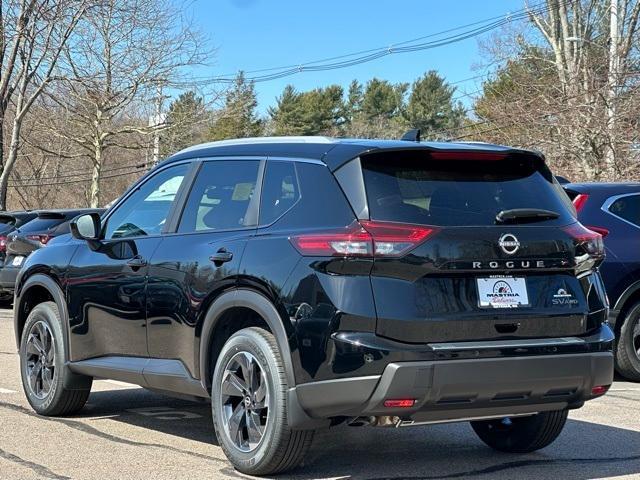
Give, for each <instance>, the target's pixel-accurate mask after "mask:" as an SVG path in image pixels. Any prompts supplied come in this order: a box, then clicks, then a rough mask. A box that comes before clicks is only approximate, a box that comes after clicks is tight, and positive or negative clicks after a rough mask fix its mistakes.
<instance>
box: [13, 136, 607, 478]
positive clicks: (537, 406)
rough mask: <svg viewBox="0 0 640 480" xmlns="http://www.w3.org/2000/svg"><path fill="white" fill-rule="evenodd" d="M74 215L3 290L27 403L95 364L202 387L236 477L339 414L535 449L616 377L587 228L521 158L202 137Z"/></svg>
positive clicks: (66, 410) (514, 153)
mask: <svg viewBox="0 0 640 480" xmlns="http://www.w3.org/2000/svg"><path fill="white" fill-rule="evenodd" d="M71 228H72V233H73V236H74V238H69V239H67V240H66V241H63V240H62V239H61V240H60V241H58V242H55V244H52V245H50V246H48V247H47V248H43V249H40V250H38V251H36V252H35V253H34V254H33V255H31V256H30V257H29V258H27V260H26V261H25V264H24V267H23V270H22V271H21V273H20V275H19V277H18V281H17V285H16V305H15V331H16V340H17V343H18V346H19V349H20V358H21V363H20V365H21V373H22V379H23V384H24V390H25V393H26V396H27V399H28V401H29V402H30V404H31V405H32V407H33V408H34V410H35V411H36V412H38V413H40V414H42V415H66V414H71V413H73V412H76V411H78V410H79V409H81V408H82V406H83V405H84V403H85V402H86V400H87V398H88V396H89V392H90V389H91V382H92V379H93V378H112V379H117V380H121V381H127V382H133V383H137V384H139V385H142V386H144V387H145V388H148V389H150V390H154V391H159V392H164V393H168V394H177V395H181V396H183V397H184V396H191V397H193V398H199V399H203V398H204V399H210V400H211V405H212V412H213V421H214V427H215V431H216V438H217V440H218V442H219V444H220V446H221V447H222V449H223V450H224V452H225V453H226V455H227V457H228V458H229V459H230V461H231V462H232V463H233V465H234V466H235V467H236V468H237V469H239V470H241V471H242V472H245V473H251V474H271V473H275V472H280V471H284V470H287V469H290V468H292V467H294V466H295V465H297V464H298V463H299V462H300V461H301V460H302V458H303V457H304V455H305V452H306V451H307V449H308V448H309V446H310V445H311V442H312V438H313V432H314V430H315V429H317V428H321V427H326V426H329V425H336V424H339V423H348V424H350V425H372V426H395V427H405V426H411V425H421V424H430V423H440V422H450V421H471V425H472V426H473V429H474V430H475V431H476V433H477V434H478V436H479V437H480V438H481V439H482V440H483V441H484V442H485V443H487V444H488V445H490V446H491V447H493V448H495V449H497V450H501V451H507V452H520V453H524V452H531V451H534V450H537V449H540V448H543V447H545V446H547V445H548V444H550V443H551V442H552V441H553V440H554V439H555V438H556V437H557V436H558V435H559V434H560V432H561V430H562V429H563V427H564V424H565V421H566V418H567V412H568V410H570V409H574V408H579V407H581V406H582V405H583V404H584V402H585V401H587V400H590V399H593V398H596V397H599V396H601V395H603V394H604V393H605V392H606V391H607V389H608V387H609V385H610V384H611V382H612V377H613V355H612V351H611V348H612V342H613V338H614V337H613V333H612V332H611V330H610V329H609V327H608V326H607V325H606V323H605V322H606V317H607V304H606V298H605V293H604V287H603V285H602V281H601V279H600V275H599V274H598V272H597V267H598V265H599V264H600V262H601V261H602V259H603V255H604V251H603V245H602V238H601V236H600V235H599V234H598V233H595V232H593V231H590V230H587V229H586V228H585V227H583V226H582V225H581V224H580V223H578V222H577V220H576V218H575V210H574V209H573V206H572V204H571V202H570V200H569V199H568V198H567V196H566V195H565V194H564V192H563V191H562V189H561V187H560V185H559V184H558V183H557V182H556V181H555V179H554V178H553V176H552V175H551V173H550V172H549V170H548V168H547V167H546V165H545V162H544V158H543V157H542V156H541V155H540V154H537V153H534V152H530V151H524V150H517V149H512V148H508V147H502V146H497V145H485V144H464V143H420V142H410V141H378V140H334V139H327V138H305V137H302V138H287V137H283V138H271V139H270V138H262V139H253V140H251V139H243V140H238V141H226V142H218V143H213V144H206V145H201V146H197V147H192V148H189V149H187V150H184V151H182V152H180V153H178V154H176V155H174V156H172V157H171V158H169V159H168V160H166V161H165V162H164V163H162V164H160V165H159V166H157V167H156V168H154V169H153V170H152V171H151V172H150V173H149V174H147V175H146V176H145V177H143V178H142V179H141V180H139V181H138V182H137V183H136V184H135V185H134V186H133V187H132V188H131V189H130V190H129V191H128V192H127V193H125V194H124V195H123V197H122V198H121V199H120V200H119V201H118V202H117V203H116V204H115V205H114V206H113V207H111V208H110V209H109V210H108V211H107V212H106V213H105V214H104V215H103V216H102V218H101V217H100V216H98V215H97V214H90V215H84V216H81V217H78V218H77V219H76V220H75V221H74V222H72V224H71Z"/></svg>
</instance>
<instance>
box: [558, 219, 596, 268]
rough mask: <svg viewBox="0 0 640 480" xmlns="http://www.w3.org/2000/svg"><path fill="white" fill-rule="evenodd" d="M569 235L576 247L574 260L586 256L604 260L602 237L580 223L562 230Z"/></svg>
mask: <svg viewBox="0 0 640 480" xmlns="http://www.w3.org/2000/svg"><path fill="white" fill-rule="evenodd" d="M563 230H564V231H565V232H566V233H568V234H569V235H571V237H572V238H573V240H574V243H575V246H576V260H578V261H580V260H581V258H580V256H582V255H588V256H590V257H594V258H604V243H603V242H602V235H601V234H600V233H598V232H594V231H593V230H589V229H588V228H587V227H585V226H584V225H582V224H581V223H574V224H571V225H569V226H568V227H565V228H564V229H563Z"/></svg>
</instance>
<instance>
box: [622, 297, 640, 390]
mask: <svg viewBox="0 0 640 480" xmlns="http://www.w3.org/2000/svg"><path fill="white" fill-rule="evenodd" d="M621 320H622V326H621V327H620V333H619V335H618V338H617V339H616V370H617V371H618V373H619V374H620V375H622V376H623V377H625V378H626V379H627V380H632V381H634V382H640V303H636V304H635V305H633V306H632V307H631V308H630V309H629V310H628V312H627V313H626V314H625V316H624V318H622V319H621Z"/></svg>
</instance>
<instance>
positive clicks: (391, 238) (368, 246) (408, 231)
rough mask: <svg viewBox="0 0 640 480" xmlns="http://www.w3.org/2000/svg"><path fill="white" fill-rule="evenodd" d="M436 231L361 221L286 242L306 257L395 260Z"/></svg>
mask: <svg viewBox="0 0 640 480" xmlns="http://www.w3.org/2000/svg"><path fill="white" fill-rule="evenodd" d="M436 230H437V229H436V228H434V227H425V226H422V225H408V224H400V223H394V222H376V221H368V220H367V221H365V220H363V221H360V222H357V221H356V222H354V223H352V224H351V225H350V226H349V227H347V228H346V229H345V230H342V231H334V232H329V233H311V234H302V235H295V236H292V237H291V238H290V239H289V240H290V241H291V243H292V244H293V246H294V247H295V248H296V249H297V250H298V251H299V252H300V253H301V254H302V255H305V256H312V257H313V256H316V257H398V256H401V255H403V254H405V253H407V252H408V251H409V250H411V249H413V248H415V247H416V246H417V245H419V244H420V243H422V242H423V241H425V240H426V239H427V238H428V237H429V236H431V235H432V234H433V233H435V232H436Z"/></svg>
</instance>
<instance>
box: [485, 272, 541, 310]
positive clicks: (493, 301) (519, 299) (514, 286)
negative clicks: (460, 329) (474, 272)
mask: <svg viewBox="0 0 640 480" xmlns="http://www.w3.org/2000/svg"><path fill="white" fill-rule="evenodd" d="M477 282H478V299H479V304H480V307H483V308H519V307H528V306H529V296H528V295H527V281H526V280H525V279H524V278H520V277H489V278H478V279H477Z"/></svg>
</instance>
